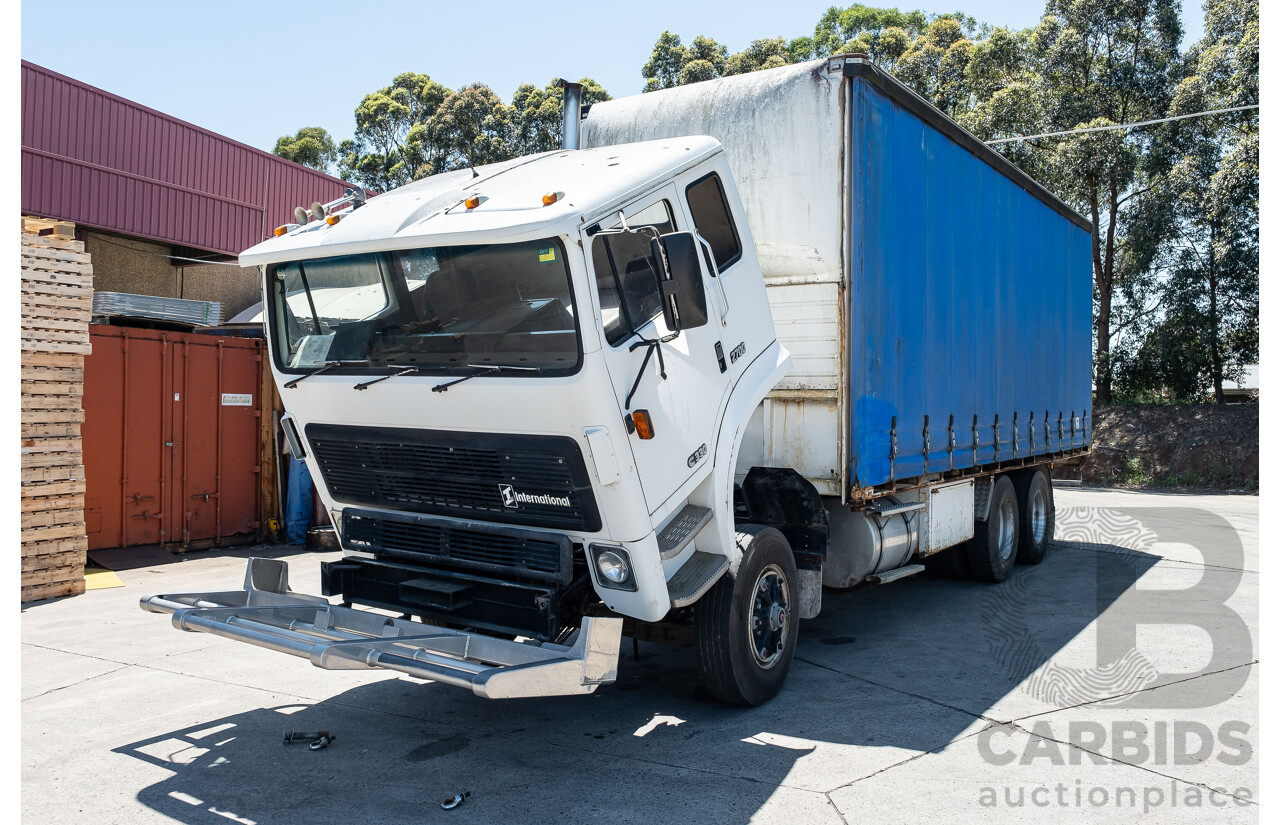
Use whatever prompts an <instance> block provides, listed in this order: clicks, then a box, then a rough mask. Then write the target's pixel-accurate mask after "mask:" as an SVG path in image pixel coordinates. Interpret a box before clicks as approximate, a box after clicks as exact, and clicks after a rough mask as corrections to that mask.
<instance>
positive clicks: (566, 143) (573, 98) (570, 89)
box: [556, 78, 582, 149]
mask: <svg viewBox="0 0 1280 825" xmlns="http://www.w3.org/2000/svg"><path fill="white" fill-rule="evenodd" d="M556 85H557V86H559V87H560V88H561V89H564V125H563V135H564V138H563V142H562V144H561V145H562V146H563V147H564V148H565V149H578V148H580V145H579V143H580V137H579V135H580V130H581V125H582V84H581V83H570V82H569V81H567V80H565V79H564V78H560V79H559V80H558V81H556Z"/></svg>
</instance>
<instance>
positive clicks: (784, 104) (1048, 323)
mask: <svg viewBox="0 0 1280 825" xmlns="http://www.w3.org/2000/svg"><path fill="white" fill-rule="evenodd" d="M693 134H705V135H710V136H712V137H714V138H716V139H717V140H719V141H720V142H721V144H723V145H724V147H725V150H726V152H727V153H728V155H729V159H730V165H731V166H732V168H733V172H734V177H735V179H736V181H737V183H738V190H739V193H740V196H741V200H742V207H743V208H744V210H745V212H746V214H747V219H748V223H749V225H750V227H751V231H752V235H753V239H754V243H755V246H756V250H757V253H758V255H759V258H760V263H761V269H762V272H763V275H764V278H765V283H766V286H767V287H768V292H769V301H770V305H771V308H772V313H773V320H774V324H775V327H776V329H777V332H778V337H779V339H780V340H781V341H782V343H783V344H784V345H785V346H786V347H787V349H788V350H789V351H790V352H791V354H792V358H793V369H792V371H791V373H790V374H789V375H788V376H787V377H786V378H785V379H783V381H782V382H781V383H780V384H779V385H778V386H777V388H776V389H775V390H774V391H773V392H772V393H771V394H770V396H769V398H768V399H766V401H765V403H764V404H763V405H762V407H761V409H760V410H759V411H758V412H757V415H756V418H755V419H754V420H753V425H752V427H751V428H750V429H749V432H748V433H747V437H746V438H745V439H744V442H743V448H742V450H743V456H742V458H741V459H740V461H739V467H749V466H753V465H763V466H780V467H792V468H796V469H797V470H798V471H800V473H801V475H803V476H804V477H805V478H806V479H808V480H809V481H811V482H812V483H813V484H814V485H815V487H816V488H817V489H818V491H819V492H820V493H821V494H823V495H832V496H834V495H838V496H840V497H841V498H842V500H849V499H862V498H866V497H868V496H875V495H878V494H881V493H884V492H890V491H892V490H894V489H899V488H901V487H903V486H910V484H911V483H912V480H913V479H914V480H916V481H920V480H922V479H923V477H925V476H929V477H933V476H934V475H936V474H946V473H949V472H950V473H951V474H952V475H963V474H965V473H966V472H969V471H977V470H989V469H992V467H993V466H995V467H1000V466H1006V465H1007V464H1008V463H1009V462H1013V463H1015V464H1022V463H1037V462H1042V461H1045V460H1049V459H1051V458H1052V457H1054V456H1058V455H1062V454H1064V453H1072V452H1079V451H1081V450H1083V449H1085V448H1087V446H1088V445H1089V409H1090V405H1091V394H1092V388H1091V361H1092V346H1091V337H1092V318H1091V312H1092V268H1091V262H1090V237H1091V232H1092V227H1091V224H1090V223H1089V222H1088V221H1087V220H1085V219H1084V218H1083V217H1081V216H1080V215H1079V214H1077V213H1076V212H1075V211H1073V210H1072V209H1071V208H1070V207H1068V206H1067V205H1066V204H1064V203H1062V201H1060V200H1059V199H1058V198H1056V197H1055V196H1054V195H1053V194H1052V193H1050V192H1049V191H1048V190H1046V189H1045V188H1044V187H1043V186H1041V185H1040V184H1038V183H1037V182H1036V181H1034V180H1032V179H1031V178H1030V177H1029V176H1027V175H1026V174H1025V173H1024V172H1022V171H1021V170H1020V169H1018V168H1017V167H1015V166H1013V165H1012V164H1011V163H1009V162H1008V161H1006V160H1005V159H1004V158H1003V157H1002V156H1000V155H999V154H998V153H996V152H995V151H993V150H992V149H991V148H989V147H987V146H986V145H984V144H983V143H982V142H981V141H979V140H978V139H977V138H976V137H974V136H973V135H972V134H971V133H969V132H967V131H966V130H964V129H963V128H961V127H960V126H959V125H958V124H956V123H955V122H954V121H953V120H951V119H950V118H948V117H946V116H945V115H944V114H942V113H941V112H939V111H938V110H937V109H935V108H934V107H933V106H931V105H929V104H928V103H927V102H926V101H924V100H923V99H922V98H920V97H919V96H918V95H916V94H915V93H914V92H912V91H911V90H910V89H908V88H907V87H906V86H905V85H903V84H902V83H900V82H899V81H897V80H895V79H894V78H892V77H891V76H889V75H888V74H886V73H885V72H883V71H881V70H880V69H878V68H876V67H875V66H874V65H873V64H872V63H871V62H870V61H869V60H867V59H866V58H864V57H859V56H849V55H843V56H838V57H834V58H830V59H824V60H816V61H812V62H809V63H803V64H797V65H792V66H785V67H781V68H778V69H772V70H768V71H762V72H753V73H751V74H746V75H738V76H734V77H727V78H721V79H719V80H713V81H709V82H705V83H696V84H691V85H688V86H682V87H678V88H674V89H666V90H662V91H657V92H652V93H648V94H643V95H638V96H635V97H631V98H624V99H621V100H615V101H607V102H604V103H597V104H595V105H594V106H592V107H591V109H590V111H589V112H588V113H587V115H586V117H585V119H584V121H583V136H584V140H585V142H586V143H587V144H588V145H590V146H602V145H611V144H619V143H627V142H632V141H640V140H652V139H659V138H669V137H676V136H680V135H693ZM728 277H732V275H729V276H728Z"/></svg>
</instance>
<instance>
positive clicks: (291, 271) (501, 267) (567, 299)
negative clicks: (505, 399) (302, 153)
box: [267, 239, 581, 375]
mask: <svg viewBox="0 0 1280 825" xmlns="http://www.w3.org/2000/svg"><path fill="white" fill-rule="evenodd" d="M267 283H268V286H269V291H270V302H271V323H272V332H271V334H272V337H273V341H274V343H275V347H274V349H275V357H276V361H277V363H278V364H279V366H280V368H281V369H283V370H286V371H291V372H294V371H296V372H309V371H311V370H314V369H316V368H317V367H320V366H323V365H325V364H329V363H333V362H341V364H340V365H338V366H336V367H333V368H332V369H333V371H335V372H337V371H352V370H362V369H372V370H375V371H376V370H382V369H403V368H404V367H406V366H413V367H418V368H420V369H422V370H439V371H441V372H451V371H453V370H454V369H455V368H456V369H457V370H459V371H464V372H465V371H467V370H468V369H470V370H474V369H475V367H476V366H484V365H488V364H506V365H515V366H521V367H530V368H533V369H534V370H536V374H544V375H545V374H564V373H569V372H573V371H575V370H576V369H577V368H578V364H579V361H580V360H581V359H580V354H581V346H580V344H579V339H578V327H577V322H576V319H575V314H574V309H573V294H572V290H571V287H570V283H569V270H568V267H567V264H566V262H565V255H564V246H563V245H562V244H561V243H560V241H559V240H557V239H547V240H541V241H530V242H525V243H512V244H485V245H480V246H448V247H444V246H441V247H426V248H421V249H403V250H395V251H391V252H371V253H365V254H360V255H343V256H339V257H332V258H315V259H312V260H303V261H290V262H288V263H282V264H276V265H275V266H273V267H271V268H270V269H269V270H268V272H267ZM469 365H470V366H469ZM528 374H535V373H534V372H530V373H528Z"/></svg>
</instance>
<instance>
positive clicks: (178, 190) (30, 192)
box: [21, 60, 348, 317]
mask: <svg viewBox="0 0 1280 825" xmlns="http://www.w3.org/2000/svg"><path fill="white" fill-rule="evenodd" d="M21 128H22V211H23V214H26V215H35V216H39V217H44V218H55V219H58V220H65V221H71V222H73V223H75V224H76V226H77V227H78V230H79V232H78V235H77V237H78V238H80V239H81V240H84V241H85V244H86V251H88V252H89V253H90V254H91V255H93V260H94V276H95V278H94V280H95V284H94V285H95V288H97V289H99V290H106V291H113V292H132V293H138V294H147V295H160V296H165V297H173V298H194V299H198V300H214V301H219V302H221V303H222V304H223V310H224V316H225V317H230V316H232V315H234V314H235V313H236V312H239V311H240V310H241V309H244V308H245V307H247V306H249V305H250V304H252V303H255V302H256V301H257V296H258V292H259V287H258V284H257V276H256V273H253V272H249V271H245V272H243V273H242V272H240V271H239V270H236V269H232V268H231V267H222V266H202V265H199V264H193V263H192V262H191V261H183V260H178V259H179V258H210V259H217V258H221V259H222V260H228V258H227V257H225V256H234V255H237V254H239V253H240V252H241V251H242V250H244V249H247V248H248V247H250V246H252V245H254V244H256V243H258V242H259V241H261V240H263V239H265V238H267V237H269V236H270V234H271V231H272V230H273V229H274V228H275V227H276V226H278V225H279V224H281V223H285V222H287V221H289V220H292V217H291V216H292V214H293V209H294V207H295V206H299V205H308V204H310V203H311V202H312V201H315V200H319V201H328V200H332V199H334V198H336V197H338V196H339V195H341V194H342V191H343V189H345V188H346V187H347V186H348V184H346V183H344V182H343V181H341V180H339V179H337V178H335V177H331V176H329V175H325V174H323V173H321V172H317V171H315V170H313V169H308V168H307V167H305V166H300V165H298V164H296V163H292V162H290V161H287V160H284V159H283V158H278V157H276V156H275V155H272V154H270V153H269V152H264V151H262V150H260V149H255V148H253V147H252V146H248V145H246V144H243V143H239V142H237V141H234V140H232V139H230V138H227V137H224V136H222V135H218V134H215V133H213V132H210V131H209V130H207V129H202V128H200V127H199V126H195V125H193V124H190V123H187V122H185V121H182V120H178V119H177V118H175V117H171V116H169V115H166V114H164V113H163V112H158V111H156V110H154V109H150V108H147V107H146V106H142V105H140V104H138V103H134V102H132V101H130V100H125V99H124V98H122V97H119V96H118V95H113V94H111V93H110V92H106V91H103V90H102V89H98V88H95V87H93V86H90V85H89V84H87V83H82V82H80V81H79V80H75V79H73V78H70V77H66V76H65V75H61V74H58V73H57V72H53V71H50V70H48V69H45V68H43V67H41V66H37V65H35V64H33V63H29V62H27V61H25V60H24V61H22V126H21ZM210 253H219V254H216V255H211V254H210Z"/></svg>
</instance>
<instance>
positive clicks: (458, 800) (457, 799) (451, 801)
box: [440, 791, 471, 811]
mask: <svg viewBox="0 0 1280 825" xmlns="http://www.w3.org/2000/svg"><path fill="white" fill-rule="evenodd" d="M470 798H471V791H463V792H462V793H456V794H454V795H453V796H451V797H449V798H448V799H445V800H444V801H442V802H441V803H440V807H441V808H444V809H445V810H446V811H452V810H453V809H454V808H456V807H458V806H459V805H461V804H462V803H463V802H466V801H467V800H468V799H470Z"/></svg>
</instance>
